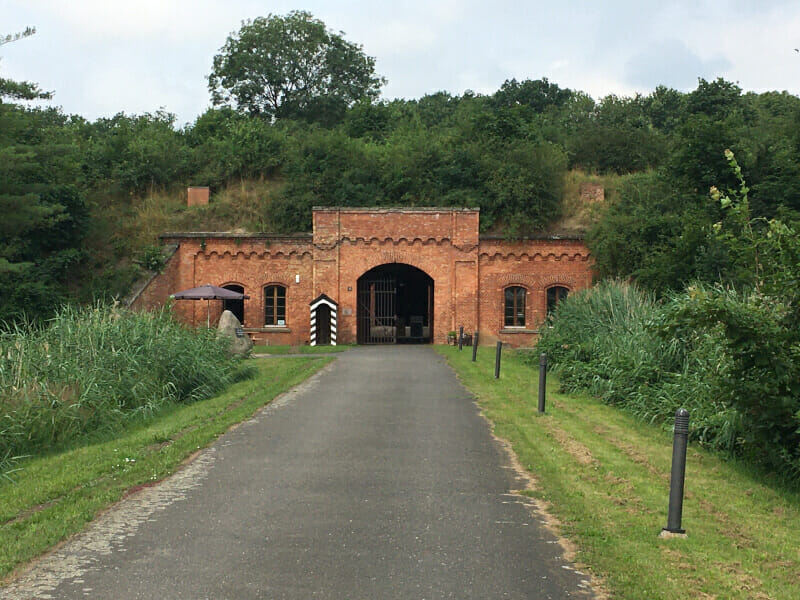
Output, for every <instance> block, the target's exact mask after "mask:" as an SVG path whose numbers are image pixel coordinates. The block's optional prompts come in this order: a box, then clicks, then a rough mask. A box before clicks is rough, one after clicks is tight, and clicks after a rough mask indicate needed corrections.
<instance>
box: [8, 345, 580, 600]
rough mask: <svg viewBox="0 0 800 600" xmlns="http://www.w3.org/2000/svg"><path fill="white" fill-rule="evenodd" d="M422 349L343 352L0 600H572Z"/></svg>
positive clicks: (565, 577)
mask: <svg viewBox="0 0 800 600" xmlns="http://www.w3.org/2000/svg"><path fill="white" fill-rule="evenodd" d="M520 487H521V484H520V480H519V479H518V478H517V477H516V475H515V472H514V470H513V469H512V468H511V465H510V464H509V460H508V457H507V455H506V453H505V451H504V450H503V449H502V447H501V446H500V444H499V443H498V442H497V441H495V440H494V438H493V437H492V435H491V431H490V428H489V425H488V423H487V422H486V421H485V420H484V419H483V417H481V415H480V413H479V410H478V408H477V407H476V405H475V404H474V401H473V399H472V398H471V397H470V395H469V393H468V392H467V391H466V390H465V389H464V388H463V387H462V386H461V385H460V384H459V383H458V381H457V379H456V377H455V376H454V374H453V372H452V371H451V370H450V369H449V368H448V367H447V365H446V364H445V363H444V361H443V359H442V358H441V357H439V356H438V355H437V354H436V353H435V352H433V351H432V350H431V349H430V348H427V347H424V346H379V347H359V348H355V349H353V350H349V351H347V352H345V353H343V354H340V355H338V357H337V359H336V361H335V362H334V363H333V364H332V365H330V366H328V367H326V368H325V369H324V370H323V371H322V372H320V373H318V374H317V375H315V376H314V377H313V378H312V379H311V380H309V381H308V382H307V383H305V384H303V385H302V386H300V387H299V388H297V389H295V390H293V391H292V392H290V393H288V394H286V395H284V396H283V397H281V398H280V399H279V400H277V401H276V402H273V404H271V405H270V406H268V407H267V408H266V409H265V410H263V411H262V412H260V413H259V414H258V415H257V416H256V417H255V418H254V419H252V420H250V421H248V422H246V423H244V424H243V425H241V426H240V427H238V428H236V429H234V430H232V431H230V432H229V433H227V434H226V435H224V436H223V437H221V438H220V439H219V440H218V441H217V443H216V444H215V445H214V446H212V447H211V448H209V449H207V450H205V451H203V452H202V453H200V455H199V456H198V457H197V458H196V459H195V460H194V461H193V462H192V463H191V464H190V465H189V466H187V467H186V468H184V469H182V470H181V471H180V472H179V473H177V474H176V475H175V476H173V477H171V478H169V479H167V480H166V481H164V482H162V483H161V484H159V485H157V486H153V487H151V488H145V489H144V490H142V491H140V492H138V493H136V494H134V495H132V496H131V497H129V498H127V499H126V500H124V501H123V502H121V503H119V504H118V505H117V506H116V507H115V508H114V509H112V510H110V511H108V512H107V513H106V514H105V515H103V516H102V517H100V518H99V519H98V520H96V521H95V522H94V523H93V524H92V525H91V526H90V527H89V529H87V531H85V532H84V533H82V534H80V535H78V536H76V537H75V538H73V539H72V540H70V541H69V542H67V543H66V544H65V545H63V546H62V547H60V548H59V549H57V550H56V551H54V552H52V553H51V554H50V555H48V556H46V557H45V558H44V559H43V560H41V561H39V563H38V564H37V565H35V566H34V567H33V568H31V570H30V571H28V572H27V573H25V574H23V576H22V577H21V579H20V580H19V581H17V582H16V583H14V584H12V585H11V586H9V587H7V588H5V589H3V590H0V598H8V599H11V598H30V597H36V598H66V599H69V598H81V599H83V598H87V597H88V598H109V599H112V598H113V599H119V600H126V599H133V598H147V599H151V598H152V599H155V598H158V599H162V598H163V599H198V598H214V599H217V598H219V599H222V598H230V599H249V598H265V599H266V598H269V599H273V598H274V599H287V600H289V599H292V600H294V599H297V600H301V599H302V600H308V599H312V598H323V599H374V600H378V599H394V598H397V599H403V600H411V599H417V600H423V599H424V600H433V599H439V598H455V599H459V600H463V599H472V598H474V599H480V600H493V599H500V598H511V599H545V598H587V597H591V593H590V591H589V587H588V582H587V581H586V579H587V578H586V577H585V576H584V575H582V574H581V573H580V572H578V571H576V570H575V568H574V567H573V566H571V565H570V564H569V563H568V562H567V561H565V560H564V558H563V557H562V549H561V546H560V545H559V544H558V543H557V540H556V538H555V537H554V536H553V535H552V534H551V533H549V532H548V531H547V529H546V528H545V527H544V526H543V525H542V516H541V515H540V514H537V512H536V510H535V509H534V508H533V507H531V506H530V505H529V503H528V502H526V501H525V499H524V498H521V497H519V496H517V495H515V494H514V493H513V491H514V490H516V489H519V488H520Z"/></svg>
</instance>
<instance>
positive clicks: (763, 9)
mask: <svg viewBox="0 0 800 600" xmlns="http://www.w3.org/2000/svg"><path fill="white" fill-rule="evenodd" d="M296 9H302V10H308V11H309V12H311V13H312V14H313V15H314V16H315V17H317V18H319V19H321V20H322V21H324V22H325V23H326V24H327V26H328V27H329V28H330V29H333V30H334V31H342V32H344V34H345V36H344V37H345V38H346V39H347V40H349V41H351V42H355V43H358V44H361V45H362V46H363V48H364V51H365V52H366V54H368V55H370V56H374V57H375V58H376V70H377V72H378V74H380V75H382V76H384V77H385V78H386V79H387V80H388V83H387V84H386V86H385V87H384V89H383V97H384V98H387V99H392V98H419V97H420V96H422V95H424V94H428V93H433V92H436V91H440V90H446V91H448V92H451V93H453V94H461V93H463V92H464V91H465V90H467V89H469V90H473V91H474V92H478V93H492V92H494V91H496V90H497V89H498V88H499V87H500V85H502V83H503V81H505V80H506V79H511V78H517V79H520V80H522V79H539V78H541V77H547V78H548V79H550V81H551V82H555V83H557V84H559V85H560V86H562V87H569V88H572V89H577V90H582V91H584V92H587V93H589V94H591V95H592V96H593V97H594V98H596V99H599V98H601V97H603V96H605V95H606V94H611V93H613V94H619V95H632V94H634V93H636V92H642V93H648V92H650V91H652V90H653V88H654V87H655V86H656V85H659V84H663V85H667V86H670V87H674V88H677V89H679V90H683V91H689V90H692V89H694V88H695V87H696V85H697V78H698V77H703V78H705V79H714V78H716V77H724V78H725V79H727V80H729V81H735V82H738V84H739V85H740V86H741V87H742V88H744V89H745V90H747V91H757V92H761V91H766V90H779V91H782V90H788V91H789V92H791V93H793V94H798V95H800V53H798V52H797V51H796V50H795V48H800V2H798V1H797V0H794V1H791V0H785V1H784V0H760V1H759V0H728V1H710V0H685V1H684V0H662V1H659V2H651V1H649V0H605V1H589V0H549V1H547V2H542V1H539V0H536V1H530V0H529V1H525V0H516V1H510V0H494V1H491V0H408V1H403V0H393V1H384V0H338V1H333V0H328V1H325V0H306V1H305V2H297V1H295V2H284V1H279V0H272V1H264V0H262V1H260V2H257V1H253V0H224V1H219V0H125V1H124V2H122V1H118V0H0V21H1V22H2V28H1V29H0V33H2V34H8V33H14V32H17V31H22V30H23V29H25V27H28V26H32V27H36V29H37V33H36V35H35V36H33V37H31V38H28V39H25V40H21V41H19V42H15V43H12V44H6V45H4V46H2V47H0V57H2V59H1V60H0V77H6V78H11V79H21V80H26V81H33V82H36V83H38V84H39V85H40V87H41V88H42V89H45V90H52V91H54V92H55V98H54V101H53V103H54V104H56V105H59V106H61V107H63V109H64V111H65V112H68V113H77V114H80V115H83V116H84V117H87V118H89V119H95V118H97V117H101V116H112V115H114V114H116V113H117V112H120V111H124V112H126V113H142V112H153V111H155V110H158V109H159V108H164V109H166V110H167V111H169V112H173V113H175V114H177V116H178V122H179V123H181V124H182V123H186V122H191V121H193V120H194V119H195V118H196V117H197V115H199V114H200V113H202V112H203V111H204V110H205V109H206V108H207V107H208V106H209V105H210V100H209V93H208V89H207V81H206V77H207V75H208V73H209V71H210V70H211V62H212V58H213V56H214V55H215V54H216V53H217V52H218V50H219V48H220V47H221V46H222V45H223V43H224V42H225V39H226V38H227V36H228V35H229V34H230V33H231V32H233V31H236V30H238V28H239V27H240V25H241V22H242V20H244V19H248V18H253V17H258V16H266V15H268V14H270V13H272V14H280V15H284V14H286V13H288V12H289V11H291V10H296Z"/></svg>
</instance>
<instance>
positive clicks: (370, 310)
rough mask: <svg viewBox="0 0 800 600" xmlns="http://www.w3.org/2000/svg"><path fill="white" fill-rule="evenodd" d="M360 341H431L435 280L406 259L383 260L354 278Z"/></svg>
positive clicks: (358, 338) (371, 342)
mask: <svg viewBox="0 0 800 600" xmlns="http://www.w3.org/2000/svg"><path fill="white" fill-rule="evenodd" d="M356 286H357V288H356V289H357V304H356V306H357V308H356V339H357V340H358V343H359V344H404V343H405V344H429V343H431V342H432V341H433V313H434V310H433V299H434V298H433V294H434V281H433V278H432V277H431V276H430V275H428V274H427V273H426V272H425V271H423V270H422V269H420V268H418V267H415V266H413V265H409V264H406V263H383V264H379V265H376V266H374V267H372V268H371V269H368V270H367V271H365V272H364V273H363V274H362V275H361V277H359V278H358V281H357V282H356Z"/></svg>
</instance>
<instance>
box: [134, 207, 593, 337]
mask: <svg viewBox="0 0 800 600" xmlns="http://www.w3.org/2000/svg"><path fill="white" fill-rule="evenodd" d="M478 219H479V212H478V211H477V210H471V209H328V208H326V209H315V211H314V231H313V235H312V236H308V235H307V236H269V235H250V234H242V235H236V234H215V233H207V234H202V233H193V234H173V235H168V236H164V239H165V241H166V242H168V243H169V242H171V243H177V244H179V248H178V250H177V252H176V253H175V255H174V256H173V257H172V259H171V260H170V261H169V263H168V264H167V267H166V268H165V270H164V273H162V275H161V276H160V277H159V278H158V280H157V281H155V282H153V283H152V284H151V285H150V286H149V287H148V289H147V290H145V292H143V294H142V295H141V296H140V301H139V302H138V306H139V307H146V306H157V305H158V304H160V303H163V302H165V301H166V298H167V296H168V295H169V294H170V293H174V292H176V291H179V290H183V289H189V288H193V287H197V286H200V285H203V284H205V283H211V284H213V285H218V286H223V285H227V284H236V285H239V286H242V287H243V288H244V292H245V293H246V294H247V295H249V296H250V299H249V300H246V301H245V303H244V307H245V308H244V316H245V318H244V321H245V323H244V325H245V327H246V328H247V330H248V332H249V333H250V334H251V335H252V336H253V338H254V339H255V341H256V342H257V343H269V344H294V345H298V344H306V343H308V341H309V329H310V315H309V313H310V311H309V303H310V302H311V301H312V300H313V299H314V298H316V297H317V296H319V294H323V293H324V294H326V295H327V296H329V297H330V298H331V299H333V300H334V301H335V302H337V303H338V305H339V310H338V341H339V342H340V343H353V342H355V341H356V333H357V323H356V317H357V289H358V288H357V282H358V279H359V278H360V277H361V276H362V275H364V274H365V273H366V272H367V271H369V270H370V269H372V268H374V267H377V266H380V265H385V264H390V263H402V264H406V265H410V266H412V267H416V268H418V269H420V270H422V271H424V272H425V273H426V274H427V275H428V276H430V277H431V279H433V285H434V292H433V294H434V298H433V341H434V343H445V341H446V337H447V333H448V331H453V330H457V329H458V328H459V327H460V326H463V327H464V328H465V331H468V332H472V331H474V330H476V329H478V330H479V332H480V336H481V343H483V344H493V343H494V342H495V341H496V340H498V339H499V340H502V341H503V342H506V343H509V344H510V345H513V346H529V345H531V344H532V343H533V342H534V340H535V338H536V332H537V331H538V328H539V326H540V325H541V323H542V322H543V321H544V319H545V316H546V303H547V300H546V298H547V289H548V288H550V287H552V286H562V287H565V288H567V289H568V290H569V291H571V292H572V291H575V290H578V289H581V288H584V287H587V286H589V285H591V278H592V275H591V259H590V257H589V254H588V250H587V249H586V246H585V245H584V244H583V242H582V241H581V240H578V239H571V240H570V239H564V240H558V239H536V240H522V241H513V242H512V241H507V240H502V239H494V238H489V237H485V238H480V237H479V235H478V226H479V222H478ZM271 284H276V285H282V286H284V287H285V288H286V323H285V326H282V327H277V326H272V327H266V326H265V324H264V287H265V286H267V285H271ZM512 285H513V286H521V287H523V288H525V290H526V292H525V323H524V326H521V327H506V326H505V325H504V319H503V316H504V291H505V288H507V287H508V286H512ZM210 306H211V321H212V323H214V322H216V320H217V319H218V318H219V315H220V313H221V309H222V302H221V301H211V305H210ZM206 310H207V309H206V303H205V302H204V301H194V302H193V301H185V300H183V301H177V302H176V303H175V306H174V311H175V314H176V315H177V316H178V317H179V318H180V319H181V320H183V321H185V322H187V323H191V324H195V325H205V322H206Z"/></svg>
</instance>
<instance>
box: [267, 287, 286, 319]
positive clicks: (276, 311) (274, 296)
mask: <svg viewBox="0 0 800 600" xmlns="http://www.w3.org/2000/svg"><path fill="white" fill-rule="evenodd" d="M264 325H279V326H283V325H286V288H285V287H283V286H282V285H268V286H267V287H265V288H264Z"/></svg>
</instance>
